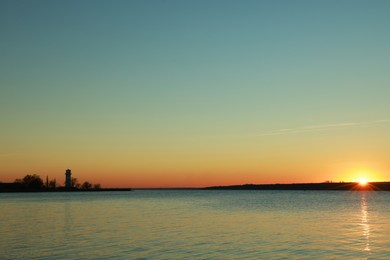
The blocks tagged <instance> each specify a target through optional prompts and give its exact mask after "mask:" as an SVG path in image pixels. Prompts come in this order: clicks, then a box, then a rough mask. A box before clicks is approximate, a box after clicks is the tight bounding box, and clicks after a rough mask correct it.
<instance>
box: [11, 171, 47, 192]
mask: <svg viewBox="0 0 390 260" xmlns="http://www.w3.org/2000/svg"><path fill="white" fill-rule="evenodd" d="M17 181H18V180H17ZM21 181H22V184H23V186H24V187H25V188H26V189H30V190H40V189H42V188H43V181H42V179H41V177H39V175H36V174H33V175H30V174H27V175H26V176H24V178H23V179H22V180H21Z"/></svg>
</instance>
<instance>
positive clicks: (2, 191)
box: [0, 188, 133, 193]
mask: <svg viewBox="0 0 390 260" xmlns="http://www.w3.org/2000/svg"><path fill="white" fill-rule="evenodd" d="M132 190H133V189H131V188H100V189H65V188H57V189H38V190H37V189H12V188H3V189H0V193H23V192H25V193H31V192H37V193H46V192H48V193H51V192H107V191H132Z"/></svg>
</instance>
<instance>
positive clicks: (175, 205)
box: [0, 190, 390, 259]
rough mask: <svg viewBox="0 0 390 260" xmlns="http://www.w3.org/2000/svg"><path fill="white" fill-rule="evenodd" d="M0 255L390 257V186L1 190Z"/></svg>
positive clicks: (215, 257)
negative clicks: (370, 189) (379, 189)
mask: <svg viewBox="0 0 390 260" xmlns="http://www.w3.org/2000/svg"><path fill="white" fill-rule="evenodd" d="M0 209H1V214H0V259H26V258H27V259H31V258H39V259H59V258H61V259H64V258H66V259H107V258H113V259H183V258H184V259H279V258H288V259H313V258H316V259H318V258H325V259H366V258H369V259H390V192H345V191H328V192H326V191H306V192H305V191H147V190H142V191H139V190H136V191H133V192H102V193H36V194H31V193H30V194H29V193H23V194H22V193H19V194H0Z"/></svg>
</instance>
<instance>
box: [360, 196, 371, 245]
mask: <svg viewBox="0 0 390 260" xmlns="http://www.w3.org/2000/svg"><path fill="white" fill-rule="evenodd" d="M360 211H361V223H360V225H361V227H362V231H363V237H364V239H365V247H364V251H370V224H369V216H368V210H367V198H366V192H362V196H361V201H360Z"/></svg>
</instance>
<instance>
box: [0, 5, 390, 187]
mask: <svg viewBox="0 0 390 260" xmlns="http://www.w3.org/2000/svg"><path fill="white" fill-rule="evenodd" d="M389 13H390V1H386V0H384V1H380V0H374V1H368V0H367V1H359V0H343V1H332V0H329V1H315V0H314V1H313V0H308V1H305V0H296V1H287V0H273V1H249V0H244V1H228V0H221V1H220V0H213V1H209V0H207V1H203V0H199V1H187V0H185V1H182V0H180V1H172V0H167V1H157V0H141V1H135V0H134V1H119V0H116V1H101V0H93V1H92V0H90V1H88V0H85V1H73V0H68V1H51V0H48V1H41V0H36V1H20V0H12V1H8V0H2V1H1V2H0V122H1V124H0V181H3V182H12V181H14V180H15V179H16V178H21V177H23V176H24V175H26V174H38V175H40V176H41V177H43V178H46V176H49V179H54V178H55V179H56V180H57V183H59V184H63V182H64V177H65V175H64V173H65V169H67V168H70V169H72V173H73V176H74V177H76V178H77V179H78V180H79V181H81V182H82V181H85V180H88V181H90V182H92V183H100V184H101V185H102V186H103V187H135V188H140V187H205V186H213V185H230V184H245V183H298V182H322V181H327V180H331V181H356V180H358V179H359V178H367V179H368V180H369V181H390V138H389V137H390V136H389V133H390V102H389V99H390V49H389V46H390V30H389V28H390V16H389Z"/></svg>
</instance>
